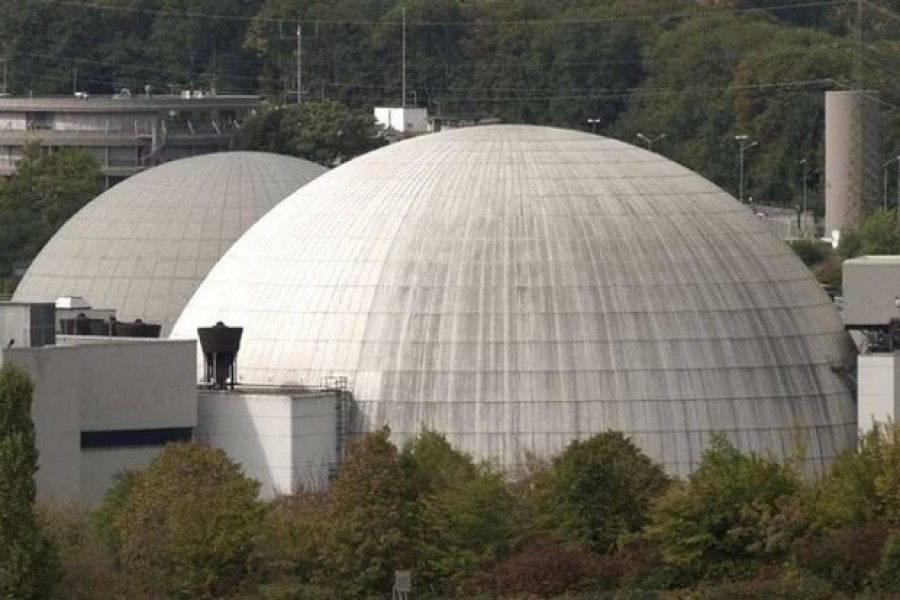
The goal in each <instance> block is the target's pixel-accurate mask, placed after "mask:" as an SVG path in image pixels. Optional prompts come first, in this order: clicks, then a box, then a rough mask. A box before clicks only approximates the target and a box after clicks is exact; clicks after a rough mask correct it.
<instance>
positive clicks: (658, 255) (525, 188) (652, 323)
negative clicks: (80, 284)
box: [173, 126, 856, 474]
mask: <svg viewBox="0 0 900 600" xmlns="http://www.w3.org/2000/svg"><path fill="white" fill-rule="evenodd" d="M219 320H222V321H224V322H226V323H227V324H230V325H235V326H243V327H244V339H243V342H242V346H241V351H240V356H239V360H238V369H239V374H240V379H241V380H242V381H243V382H244V383H245V384H249V383H263V384H279V383H299V382H305V383H307V384H313V385H317V384H318V383H319V382H320V379H321V378H322V377H324V376H329V375H345V376H347V377H348V380H349V384H350V385H351V386H352V389H353V393H354V398H355V402H356V407H357V411H356V414H355V415H354V417H353V421H352V424H353V426H352V428H353V429H354V430H355V431H365V430H370V429H372V428H374V427H377V426H380V425H382V424H388V425H390V427H391V429H392V431H393V432H394V434H395V435H396V436H397V437H398V438H400V439H402V438H403V437H405V436H408V435H411V434H414V433H416V432H418V431H420V430H421V429H422V428H423V427H428V428H432V429H436V430H438V431H441V432H444V433H446V434H447V435H448V438H449V439H450V440H451V442H453V443H455V444H456V445H458V446H459V447H461V448H462V449H464V450H467V451H470V452H473V453H474V454H476V455H477V456H479V457H484V458H496V459H499V460H500V461H501V462H502V463H506V464H511V463H516V462H519V461H521V460H522V459H523V457H524V456H525V453H526V452H534V453H536V454H538V455H543V456H547V455H550V454H552V453H555V452H557V451H559V450H560V449H561V448H562V447H564V446H565V445H566V444H567V443H568V442H569V441H571V440H572V439H573V438H577V437H580V436H587V435H590V434H593V433H595V432H599V431H603V430H606V429H608V428H611V429H616V430H621V431H624V432H627V433H628V434H630V435H632V436H633V438H634V439H635V440H636V442H638V443H639V444H640V445H641V446H642V447H643V448H644V449H645V450H646V451H647V452H648V453H649V455H650V456H651V457H652V458H654V459H655V460H658V461H660V462H661V463H663V464H664V465H665V466H666V468H667V469H668V470H669V471H670V472H672V473H680V474H684V473H687V472H689V471H690V470H691V469H692V468H693V467H695V466H696V464H697V462H698V460H699V458H700V455H701V452H702V450H703V448H704V446H705V444H706V442H707V441H708V439H709V436H710V435H711V433H712V432H715V431H723V432H726V433H727V434H728V435H729V436H730V437H731V439H733V440H734V441H735V442H736V443H737V444H738V445H739V446H740V447H741V448H743V449H746V450H754V451H758V452H765V453H772V454H773V455H776V456H782V455H785V454H787V453H789V452H790V450H791V447H792V444H794V442H795V438H796V436H797V435H799V436H801V437H805V438H806V439H803V440H798V441H802V442H805V443H806V447H807V455H808V460H809V461H810V465H809V466H810V467H812V468H817V467H821V466H822V465H823V464H824V463H826V462H827V461H828V460H829V459H830V458H831V457H832V456H834V454H835V453H837V452H839V451H841V450H844V449H847V448H851V447H853V446H854V443H855V439H856V418H855V408H854V404H853V400H852V398H851V395H850V394H849V393H848V391H847V388H846V386H845V384H844V382H843V380H842V379H841V377H840V375H839V374H838V373H839V372H840V370H841V369H840V368H839V367H840V366H841V365H843V364H846V363H847V362H848V361H850V360H852V347H851V345H850V343H849V339H848V338H847V336H846V335H845V333H844V331H843V327H842V324H841V319H840V317H839V315H838V313H837V312H836V311H835V309H834V308H833V307H832V305H831V302H830V301H829V299H828V297H827V296H826V295H825V294H824V293H823V292H822V291H821V289H820V287H819V286H818V285H817V283H816V282H815V281H814V280H813V278H812V277H811V276H810V273H809V271H808V270H807V269H806V268H805V267H804V265H803V264H802V263H801V262H800V261H799V260H798V259H797V258H796V257H795V256H794V254H793V253H792V251H791V250H790V248H788V247H787V246H786V245H785V244H784V243H782V242H781V241H780V240H778V239H777V238H776V237H775V236H774V235H773V234H772V233H770V232H769V231H768V229H767V227H766V225H765V224H764V223H762V222H760V221H759V220H758V219H757V218H756V217H755V216H754V215H753V214H752V213H751V211H750V210H748V209H747V207H746V206H741V205H740V204H739V203H738V202H737V201H735V200H734V199H733V198H732V197H730V196H729V195H728V194H726V193H725V192H724V191H722V190H721V189H719V188H718V187H716V186H715V185H713V184H712V183H710V182H709V181H707V180H705V179H704V178H702V177H700V176H698V175H697V174H695V173H693V172H691V171H689V170H688V169H686V168H684V167H682V166H680V165H678V164H676V163H674V162H672V161H670V160H667V159H665V158H664V157H662V156H660V155H658V154H653V153H650V152H647V151H645V150H643V149H640V148H636V147H633V146H631V145H628V144H625V143H622V142H619V141H615V140H611V139H605V138H602V137H597V136H591V135H587V134H583V133H578V132H573V131H565V130H559V129H551V128H543V127H526V126H496V127H484V128H474V129H464V130H457V131H450V132H445V133H440V134H435V135H430V136H425V137H419V138H416V139H412V140H409V141H405V142H401V143H398V144H395V145H391V146H388V147H386V148H382V149H380V150H377V151H375V152H372V153H370V154H367V155H365V156H362V157H360V158H358V159H355V160H353V161H351V162H349V163H347V164H345V165H342V166H340V167H338V168H336V169H334V170H333V171H331V172H330V173H328V174H326V175H324V176H322V177H320V178H319V179H317V180H315V181H314V182H312V183H311V184H309V185H307V186H306V187H304V188H303V189H301V190H299V191H298V192H297V193H295V194H294V195H292V196H291V197H290V198H288V199H287V200H285V201H284V202H283V203H281V204H280V205H279V206H277V207H276V208H275V209H273V210H272V211H271V212H270V213H269V214H268V215H267V216H266V217H265V218H263V219H261V220H260V221H259V222H258V223H257V224H256V225H254V226H253V227H252V228H251V229H250V230H249V231H248V232H247V233H246V234H245V235H244V236H243V237H242V238H241V239H240V240H239V241H238V242H237V243H236V244H235V245H234V246H233V247H232V248H231V250H229V252H228V253H227V254H226V255H225V256H224V257H223V259H222V260H221V261H220V262H219V264H218V265H216V267H215V268H214V269H213V270H212V271H211V272H210V274H209V276H208V277H207V278H206V280H205V281H204V283H203V284H202V285H201V287H200V288H199V290H198V291H197V293H196V294H195V295H194V297H193V298H192V300H191V302H190V303H189V305H188V306H187V308H186V309H185V312H184V313H183V315H182V316H181V318H180V319H179V321H178V323H177V325H176V328H175V332H174V334H173V335H175V336H194V335H195V328H196V327H198V326H208V325H212V324H213V323H215V322H216V321H219Z"/></svg>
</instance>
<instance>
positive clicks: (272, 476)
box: [195, 390, 336, 498]
mask: <svg viewBox="0 0 900 600" xmlns="http://www.w3.org/2000/svg"><path fill="white" fill-rule="evenodd" d="M335 402H336V401H335V396H334V395H333V394H330V393H320V394H318V393H317V394H297V393H292V392H290V391H284V392H278V391H277V390H275V391H271V392H265V393H261V392H255V393H254V392H246V393H244V392H238V391H214V390H204V391H201V392H200V394H199V399H198V403H199V418H198V423H197V430H196V436H195V437H196V439H198V440H203V441H205V442H207V443H209V444H210V445H212V446H216V447H219V448H222V449H223V450H225V452H226V453H228V455H229V456H230V457H231V458H232V459H233V460H235V461H237V462H238V463H240V464H241V466H242V467H243V469H244V473H245V474H246V475H247V476H249V477H252V478H254V479H256V480H258V481H259V482H260V483H261V484H262V489H261V495H262V497H264V498H271V497H273V496H276V495H278V494H288V493H291V492H292V491H294V490H295V489H297V488H298V487H301V486H302V487H312V488H318V487H321V486H322V485H324V484H325V483H326V482H327V478H328V470H329V468H330V467H331V466H333V463H334V462H335V461H336V456H335V447H336V423H335V414H336V413H335V406H336V405H335Z"/></svg>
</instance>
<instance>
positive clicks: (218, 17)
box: [40, 0, 848, 27]
mask: <svg viewBox="0 0 900 600" xmlns="http://www.w3.org/2000/svg"><path fill="white" fill-rule="evenodd" d="M40 2H41V3H42V4H52V5H56V6H64V7H72V8H80V9H94V10H103V11H112V12H127V13H138V14H151V15H154V16H166V17H177V18H189V19H208V20H214V21H233V22H250V21H256V22H261V23H283V22H284V21H285V19H284V18H275V17H263V16H260V15H255V16H250V17H248V16H241V15H226V14H215V13H198V12H193V11H173V10H165V9H151V8H139V7H133V6H112V5H107V4H100V3H97V2H76V1H75V0H40ZM846 2H848V0H819V1H815V2H792V3H789V4H783V5H779V6H770V7H765V8H729V9H724V8H717V9H709V8H704V7H700V6H698V7H697V8H696V9H691V10H686V11H680V12H675V13H668V14H659V15H621V16H616V17H603V18H575V17H572V18H556V19H498V20H475V19H473V20H469V21H407V26H408V27H446V26H454V25H471V24H473V23H476V24H480V25H529V26H541V25H602V24H608V23H624V22H630V21H657V20H668V19H684V18H691V17H696V16H702V15H711V14H721V13H731V14H741V13H748V14H752V13H771V12H779V11H783V10H793V9H809V8H821V7H823V6H833V5H837V4H845V3H846ZM299 22H300V23H301V24H306V23H314V22H316V23H319V24H322V25H393V26H400V25H402V20H401V21H397V20H371V19H300V20H299Z"/></svg>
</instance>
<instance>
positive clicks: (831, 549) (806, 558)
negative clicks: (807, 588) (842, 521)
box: [794, 523, 888, 591]
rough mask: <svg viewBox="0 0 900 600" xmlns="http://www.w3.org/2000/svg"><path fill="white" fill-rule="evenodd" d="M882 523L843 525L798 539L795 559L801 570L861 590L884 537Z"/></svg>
mask: <svg viewBox="0 0 900 600" xmlns="http://www.w3.org/2000/svg"><path fill="white" fill-rule="evenodd" d="M887 535H888V534H887V530H886V528H885V527H884V525H882V524H879V523H873V524H868V525H864V526H861V527H845V528H843V529H838V530H837V531H834V532H831V533H827V534H825V535H821V536H810V537H806V538H804V539H802V540H800V541H798V542H797V544H796V547H795V551H794V560H795V562H796V563H797V566H798V567H800V568H801V569H802V570H804V571H806V572H808V573H810V574H812V575H815V576H816V577H819V578H820V579H823V580H826V581H828V582H830V583H831V584H832V585H834V586H835V587H836V588H837V589H840V590H846V591H858V590H862V589H863V588H864V587H865V585H866V583H867V579H868V574H869V572H870V571H871V570H872V569H874V568H876V567H877V566H878V564H879V560H880V557H881V550H882V547H883V546H884V544H885V540H886V539H887Z"/></svg>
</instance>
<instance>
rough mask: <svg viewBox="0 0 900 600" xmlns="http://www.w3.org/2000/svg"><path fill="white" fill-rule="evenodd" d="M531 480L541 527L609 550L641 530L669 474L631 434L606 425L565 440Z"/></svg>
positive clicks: (560, 535)
mask: <svg viewBox="0 0 900 600" xmlns="http://www.w3.org/2000/svg"><path fill="white" fill-rule="evenodd" d="M534 485H535V497H536V498H535V499H536V504H537V507H536V511H535V515H536V517H537V519H538V523H539V527H540V528H542V529H543V530H545V531H547V532H549V533H553V534H555V535H557V536H559V537H560V538H562V539H563V540H566V541H569V542H578V543H582V544H586V545H587V546H588V547H590V548H591V549H593V550H595V551H598V552H607V553H608V552H612V551H613V550H615V549H616V547H617V545H618V543H619V542H621V541H623V539H624V538H625V537H626V536H629V535H632V534H636V533H638V532H640V530H641V528H642V526H643V524H644V518H645V515H646V512H647V510H648V509H649V507H650V503H651V502H652V501H653V500H654V499H655V498H656V497H657V496H659V495H660V494H662V493H663V491H664V490H665V489H666V487H667V485H668V478H667V477H666V475H665V473H664V472H663V470H662V468H661V467H660V466H659V465H657V464H655V463H653V461H651V460H650V459H649V458H648V457H647V456H646V455H645V454H644V453H643V452H641V451H640V449H638V448H637V446H635V445H634V443H633V442H632V441H631V440H630V439H629V438H627V437H625V436H624V435H622V434H621V433H619V432H614V431H607V432H604V433H599V434H597V435H595V436H593V437H591V438H588V439H586V440H576V441H574V442H572V443H571V444H569V446H568V447H567V448H566V449H565V450H564V451H563V452H562V454H560V455H558V456H556V457H554V458H553V460H552V461H551V463H550V465H549V467H548V468H547V469H546V470H544V471H539V472H538V473H537V474H536V477H535V480H534Z"/></svg>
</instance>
